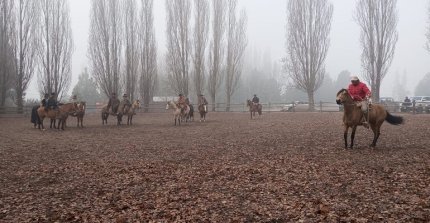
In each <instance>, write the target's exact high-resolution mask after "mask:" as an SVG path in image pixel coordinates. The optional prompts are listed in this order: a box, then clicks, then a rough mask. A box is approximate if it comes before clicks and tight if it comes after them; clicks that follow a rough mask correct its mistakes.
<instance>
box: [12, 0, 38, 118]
mask: <svg viewBox="0 0 430 223" xmlns="http://www.w3.org/2000/svg"><path fill="white" fill-rule="evenodd" d="M16 3H17V5H15V8H14V12H15V19H16V20H15V27H14V37H13V39H12V46H13V52H14V55H15V56H14V67H15V68H14V71H15V84H14V85H15V91H16V99H15V100H16V104H17V106H18V110H19V111H20V112H22V109H23V106H24V103H23V101H24V97H25V91H26V90H27V88H28V84H29V83H30V80H31V78H32V77H33V74H34V72H35V70H36V65H37V51H38V44H39V42H38V40H39V37H38V34H39V31H40V28H39V27H38V23H39V14H40V8H39V1H38V0H18V1H17V2H16Z"/></svg>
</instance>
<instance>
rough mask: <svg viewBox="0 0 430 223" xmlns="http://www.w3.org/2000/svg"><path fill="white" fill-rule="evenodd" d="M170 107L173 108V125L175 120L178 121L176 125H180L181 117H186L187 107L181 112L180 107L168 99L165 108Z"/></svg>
mask: <svg viewBox="0 0 430 223" xmlns="http://www.w3.org/2000/svg"><path fill="white" fill-rule="evenodd" d="M169 109H172V110H173V117H174V119H175V125H176V120H177V121H178V125H181V119H183V118H184V117H186V116H187V115H188V113H189V108H187V109H185V111H184V112H182V110H181V108H180V107H178V106H177V105H176V103H175V102H174V101H168V102H167V104H166V110H169Z"/></svg>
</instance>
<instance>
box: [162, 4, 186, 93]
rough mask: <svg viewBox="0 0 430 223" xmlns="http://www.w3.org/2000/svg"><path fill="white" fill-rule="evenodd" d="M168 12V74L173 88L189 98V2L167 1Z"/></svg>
mask: <svg viewBox="0 0 430 223" xmlns="http://www.w3.org/2000/svg"><path fill="white" fill-rule="evenodd" d="M166 10H167V30H166V33H167V55H166V63H167V72H168V79H169V82H170V85H171V87H172V88H173V89H174V90H175V91H176V92H181V93H183V94H184V95H187V96H188V90H189V87H188V83H189V70H190V54H191V41H190V36H189V34H190V16H191V3H190V1H189V0H166Z"/></svg>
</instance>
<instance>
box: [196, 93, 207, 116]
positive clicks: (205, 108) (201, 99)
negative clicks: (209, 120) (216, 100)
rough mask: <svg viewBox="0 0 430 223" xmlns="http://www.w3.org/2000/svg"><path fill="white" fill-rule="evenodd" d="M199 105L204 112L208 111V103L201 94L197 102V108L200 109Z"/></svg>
mask: <svg viewBox="0 0 430 223" xmlns="http://www.w3.org/2000/svg"><path fill="white" fill-rule="evenodd" d="M201 105H203V108H204V110H205V112H207V111H208V108H207V107H208V106H207V105H208V101H207V100H206V98H205V96H204V95H203V94H200V95H199V100H198V106H199V107H200V106H201Z"/></svg>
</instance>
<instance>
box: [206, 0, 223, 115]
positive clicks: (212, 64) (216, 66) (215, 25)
mask: <svg viewBox="0 0 430 223" xmlns="http://www.w3.org/2000/svg"><path fill="white" fill-rule="evenodd" d="M225 14H226V2H225V0H216V1H212V16H213V18H212V38H211V40H210V44H209V78H208V90H209V94H210V97H211V102H212V104H213V105H215V103H216V93H217V91H218V89H219V87H220V85H221V81H222V72H221V71H222V66H223V59H224V57H223V53H224V52H223V45H224V43H223V39H224V33H225ZM212 111H215V106H212Z"/></svg>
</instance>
